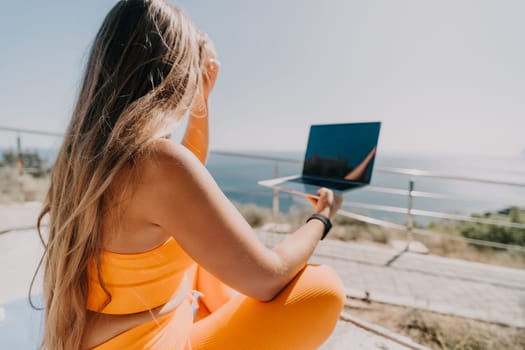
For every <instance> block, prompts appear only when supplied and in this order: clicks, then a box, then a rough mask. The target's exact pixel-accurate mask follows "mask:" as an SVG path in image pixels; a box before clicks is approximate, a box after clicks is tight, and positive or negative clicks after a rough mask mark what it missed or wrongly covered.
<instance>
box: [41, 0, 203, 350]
mask: <svg viewBox="0 0 525 350" xmlns="http://www.w3.org/2000/svg"><path fill="white" fill-rule="evenodd" d="M203 37H204V36H203V35H202V34H200V33H199V32H198V31H197V29H196V28H195V27H194V25H193V23H192V22H191V21H190V19H189V18H188V17H187V16H186V15H185V14H184V13H183V12H182V11H180V10H179V9H177V8H175V7H174V6H172V5H170V4H169V3H168V2H167V1H163V0H128V1H119V2H118V3H117V4H116V5H115V6H114V7H113V9H111V11H110V12H109V14H108V15H107V16H106V18H105V19H104V22H103V24H102V26H101V28H100V30H99V32H98V33H97V35H96V38H95V40H94V42H93V45H92V48H91V51H90V56H89V60H88V63H87V68H86V71H85V75H84V78H83V82H82V85H81V88H80V92H79V96H78V100H77V103H76V106H75V109H74V111H73V114H72V118H71V121H70V124H69V126H68V129H67V132H66V135H65V138H64V141H63V144H62V146H61V148H60V151H59V153H58V156H57V159H56V162H55V164H54V166H53V171H52V176H51V185H50V188H49V191H48V193H47V196H46V198H45V201H44V203H43V209H42V211H41V213H40V215H39V218H38V223H37V227H38V232H39V234H40V236H41V238H42V234H41V223H42V219H43V217H44V216H45V215H46V214H49V226H48V237H47V243H45V244H44V245H45V252H44V256H43V264H44V269H45V270H44V300H45V328H44V335H43V340H42V344H41V347H42V348H45V349H50V350H62V349H67V350H70V349H78V348H79V347H80V345H81V341H82V336H83V332H84V328H85V324H86V298H87V291H88V281H87V266H88V261H89V259H92V258H95V259H97V257H98V254H99V252H100V247H101V222H102V215H103V211H104V209H105V208H104V205H103V203H104V201H103V199H104V195H105V193H106V191H107V190H108V187H109V185H110V184H111V182H112V180H113V179H114V178H115V176H116V174H117V172H118V171H119V170H120V169H122V168H123V167H124V166H125V165H131V166H133V164H134V162H135V161H136V160H137V159H138V157H139V156H143V155H144V154H145V152H147V150H148V146H149V145H150V144H151V141H152V140H153V139H154V138H155V135H156V134H157V133H158V131H159V129H161V128H162V127H163V126H164V125H165V124H166V121H167V120H168V119H170V118H174V116H175V115H179V114H180V111H183V110H187V109H188V108H189V107H190V106H191V104H192V102H193V99H194V97H195V96H197V95H199V94H198V91H199V89H201V88H202V67H203V58H202V54H201V53H202V50H203V40H204V39H203ZM182 114H183V113H182ZM170 120H171V119H170ZM106 209H107V208H106ZM43 242H45V240H44V239H43ZM109 297H110V296H109Z"/></svg>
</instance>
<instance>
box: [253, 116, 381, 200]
mask: <svg viewBox="0 0 525 350" xmlns="http://www.w3.org/2000/svg"><path fill="white" fill-rule="evenodd" d="M380 127H381V122H365V123H347V124H324V125H312V126H311V127H310V133H309V136H308V145H307V148H306V154H305V157H304V162H303V172H302V175H294V176H286V177H280V178H275V179H269V180H262V181H259V182H258V184H259V185H261V186H265V187H270V188H276V189H279V190H281V191H286V192H291V193H296V194H302V195H308V196H313V197H316V198H318V197H319V196H318V195H317V191H318V190H319V188H321V187H326V188H329V189H331V190H332V191H333V192H334V193H335V194H342V193H344V192H346V191H350V190H355V189H358V188H361V187H363V186H366V185H369V184H370V180H371V179H372V170H373V168H374V160H375V155H376V150H377V141H378V139H379V129H380Z"/></svg>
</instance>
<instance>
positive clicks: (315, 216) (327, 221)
mask: <svg viewBox="0 0 525 350" xmlns="http://www.w3.org/2000/svg"><path fill="white" fill-rule="evenodd" d="M312 219H317V220H319V221H321V222H322V223H323V224H324V232H323V236H322V237H321V240H323V239H324V238H325V237H326V235H327V234H328V231H330V229H331V228H332V222H331V221H330V219H329V218H327V217H326V216H324V215H322V214H317V213H315V214H312V215H311V216H310V217H309V218H308V220H306V222H308V221H310V220H312Z"/></svg>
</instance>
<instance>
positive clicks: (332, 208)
mask: <svg viewBox="0 0 525 350" xmlns="http://www.w3.org/2000/svg"><path fill="white" fill-rule="evenodd" d="M317 194H318V195H319V199H317V198H314V197H307V198H308V200H309V201H310V203H312V204H313V205H314V207H315V212H316V213H317V214H322V215H324V216H327V217H329V218H330V219H332V218H333V217H334V216H335V214H336V213H337V211H338V210H339V208H341V205H343V196H342V195H340V194H339V195H334V192H333V191H332V190H330V189H328V188H326V187H322V188H320V189H319V190H318V191H317Z"/></svg>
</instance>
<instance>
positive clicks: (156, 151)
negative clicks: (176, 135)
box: [141, 139, 203, 178]
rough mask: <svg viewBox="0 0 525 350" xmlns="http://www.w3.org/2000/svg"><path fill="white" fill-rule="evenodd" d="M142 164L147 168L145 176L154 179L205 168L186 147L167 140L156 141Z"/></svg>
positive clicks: (143, 158) (142, 160)
mask: <svg viewBox="0 0 525 350" xmlns="http://www.w3.org/2000/svg"><path fill="white" fill-rule="evenodd" d="M141 162H142V164H141V165H143V166H145V167H144V169H143V170H144V174H145V175H147V176H152V177H154V178H159V177H160V176H166V175H171V174H173V172H174V171H175V172H177V173H178V172H188V171H192V170H193V171H194V170H197V169H196V168H202V167H203V165H202V164H201V163H200V162H199V160H198V158H197V157H195V155H193V153H191V151H189V150H188V149H187V148H186V147H184V146H183V145H181V144H177V143H175V142H172V141H170V140H166V139H158V140H155V142H154V143H153V144H152V145H151V146H150V147H149V149H148V152H147V153H146V155H145V156H144V157H142V159H141ZM179 175H180V174H179Z"/></svg>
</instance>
